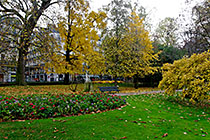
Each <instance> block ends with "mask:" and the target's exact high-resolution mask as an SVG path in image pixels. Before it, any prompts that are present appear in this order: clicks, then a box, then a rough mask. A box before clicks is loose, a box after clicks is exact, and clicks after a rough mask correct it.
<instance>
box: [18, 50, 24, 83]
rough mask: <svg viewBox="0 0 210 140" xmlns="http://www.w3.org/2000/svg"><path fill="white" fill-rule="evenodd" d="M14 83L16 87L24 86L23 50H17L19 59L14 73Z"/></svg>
mask: <svg viewBox="0 0 210 140" xmlns="http://www.w3.org/2000/svg"><path fill="white" fill-rule="evenodd" d="M16 83H17V85H26V82H25V54H24V51H23V49H22V48H21V49H19V57H18V64H17V71H16Z"/></svg>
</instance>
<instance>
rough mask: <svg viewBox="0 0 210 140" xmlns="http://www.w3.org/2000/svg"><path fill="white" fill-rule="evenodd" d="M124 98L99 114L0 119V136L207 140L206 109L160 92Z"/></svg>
mask: <svg viewBox="0 0 210 140" xmlns="http://www.w3.org/2000/svg"><path fill="white" fill-rule="evenodd" d="M127 101H128V102H129V105H128V106H126V107H124V108H123V109H121V110H114V111H108V112H104V113H101V114H89V115H82V116H73V117H65V118H56V119H43V120H31V121H30V120H28V121H24V122H22V121H20V122H2V123H0V139H20V140H22V139H43V140H46V139H65V140H66V139H69V140H72V139H76V140H78V139H81V140H86V139H87V140H88V139H90V140H94V139H97V140H102V139H107V140H110V139H130V140H135V139H140V140H141V139H142V140H145V139H170V140H176V139H177V140H183V139H187V140H201V139H204V140H205V139H206V140H207V139H210V109H201V108H197V107H195V106H194V107H193V106H184V105H181V104H178V103H175V102H172V101H171V102H169V101H168V100H166V99H163V97H162V96H161V95H139V96H130V97H128V100H127ZM164 136H165V137H164Z"/></svg>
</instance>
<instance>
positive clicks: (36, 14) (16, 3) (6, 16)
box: [0, 0, 60, 85]
mask: <svg viewBox="0 0 210 140" xmlns="http://www.w3.org/2000/svg"><path fill="white" fill-rule="evenodd" d="M59 2H60V0H3V1H2V0H1V1H0V15H1V16H0V20H1V26H3V27H5V28H10V29H11V30H13V31H12V32H8V31H7V30H4V31H3V32H1V34H0V36H1V37H2V38H4V39H5V40H11V41H12V42H13V43H9V46H8V47H7V48H6V49H5V51H7V50H8V48H12V49H13V48H15V49H16V50H17V54H18V62H17V76H16V77H17V79H16V80H17V84H18V85H25V65H26V58H27V55H28V53H29V48H30V47H31V46H32V45H33V40H34V35H33V34H34V32H35V28H36V26H37V23H38V22H39V20H40V18H41V16H42V15H44V12H45V11H46V10H47V9H48V8H49V7H50V6H52V5H53V4H56V3H59ZM8 20H10V21H13V22H10V23H8V22H7V21H8Z"/></svg>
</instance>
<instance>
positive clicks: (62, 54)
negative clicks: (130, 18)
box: [46, 0, 106, 84]
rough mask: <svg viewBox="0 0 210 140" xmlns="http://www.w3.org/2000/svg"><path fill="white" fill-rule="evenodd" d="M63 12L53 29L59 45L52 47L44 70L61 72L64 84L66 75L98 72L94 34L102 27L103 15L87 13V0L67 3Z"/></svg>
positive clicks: (99, 65) (97, 50) (88, 9)
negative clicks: (56, 34) (58, 38)
mask: <svg viewBox="0 0 210 140" xmlns="http://www.w3.org/2000/svg"><path fill="white" fill-rule="evenodd" d="M64 12H65V13H66V14H64V15H65V16H61V17H60V18H59V23H58V27H57V31H58V32H59V35H60V37H61V41H62V42H63V43H62V44H57V45H55V46H53V53H51V55H50V56H49V57H50V60H51V61H49V62H48V63H47V64H46V68H47V70H48V68H50V69H51V70H53V71H52V72H56V73H60V74H62V73H65V78H64V82H65V84H68V83H69V75H70V74H72V75H73V74H75V73H82V70H87V68H88V71H89V72H91V73H93V74H97V73H99V72H100V70H102V66H103V64H104V63H103V56H102V55H100V49H99V47H98V46H97V42H98V40H99V39H100V38H99V33H98V31H99V30H100V29H103V28H105V26H106V24H105V22H103V20H104V19H105V18H106V14H105V13H104V12H99V13H96V12H94V11H91V10H90V7H89V2H88V1H87V0H71V1H69V0H67V1H66V3H65V10H64ZM84 64H86V66H85V65H84Z"/></svg>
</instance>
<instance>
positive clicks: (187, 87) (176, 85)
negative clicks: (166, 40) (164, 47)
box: [159, 52, 210, 102]
mask: <svg viewBox="0 0 210 140" xmlns="http://www.w3.org/2000/svg"><path fill="white" fill-rule="evenodd" d="M159 88H161V89H165V92H166V93H167V94H169V95H173V94H175V90H177V89H182V94H181V96H182V98H189V99H190V101H192V102H195V101H205V100H210V95H209V91H210V53H209V52H204V53H202V54H197V55H196V54H194V55H192V56H191V57H190V58H187V57H184V58H183V59H181V60H177V61H175V62H174V63H173V64H165V65H164V66H163V79H162V81H161V82H160V84H159Z"/></svg>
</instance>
